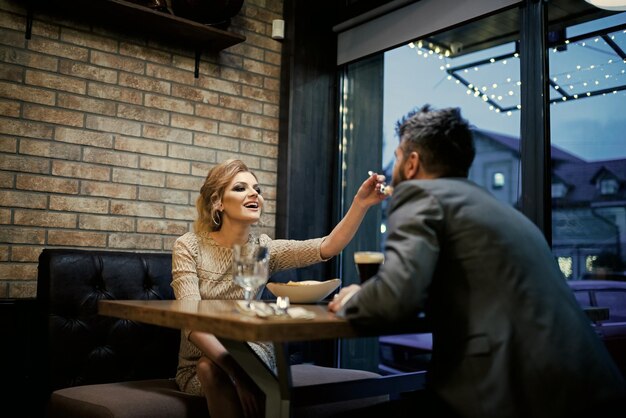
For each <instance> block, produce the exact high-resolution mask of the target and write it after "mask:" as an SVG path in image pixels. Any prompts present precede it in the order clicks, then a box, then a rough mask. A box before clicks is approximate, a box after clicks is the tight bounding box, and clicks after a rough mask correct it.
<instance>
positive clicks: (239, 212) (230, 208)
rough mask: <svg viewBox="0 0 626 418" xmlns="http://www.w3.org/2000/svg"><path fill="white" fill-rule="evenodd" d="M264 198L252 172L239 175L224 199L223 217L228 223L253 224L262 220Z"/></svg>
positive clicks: (232, 182)
mask: <svg viewBox="0 0 626 418" xmlns="http://www.w3.org/2000/svg"><path fill="white" fill-rule="evenodd" d="M262 208H263V197H261V188H260V187H259V182H258V181H257V179H256V177H254V175H253V174H252V173H250V172H241V173H238V174H237V175H236V176H235V178H234V179H233V181H231V182H230V184H229V185H228V187H226V190H225V191H224V196H223V197H222V217H223V219H224V221H226V222H228V221H230V222H235V223H236V222H242V223H247V224H253V223H256V222H258V221H259V219H260V218H261V209H262Z"/></svg>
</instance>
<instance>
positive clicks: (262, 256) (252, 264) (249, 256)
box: [233, 245, 269, 309]
mask: <svg viewBox="0 0 626 418" xmlns="http://www.w3.org/2000/svg"><path fill="white" fill-rule="evenodd" d="M268 274H269V251H268V249H267V247H265V246H262V245H258V246H254V247H248V248H246V247H243V246H240V245H235V246H233V281H234V282H235V283H236V284H237V285H238V286H240V287H242V288H243V290H244V298H245V300H246V308H248V309H249V308H250V307H251V304H252V299H253V298H254V296H255V294H256V292H257V290H258V289H259V288H260V287H261V286H262V285H264V284H265V283H266V282H267V278H268Z"/></svg>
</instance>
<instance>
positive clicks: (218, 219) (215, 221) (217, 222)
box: [212, 210, 222, 226]
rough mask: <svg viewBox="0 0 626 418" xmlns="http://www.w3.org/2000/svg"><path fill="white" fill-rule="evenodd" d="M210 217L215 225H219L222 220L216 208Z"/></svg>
mask: <svg viewBox="0 0 626 418" xmlns="http://www.w3.org/2000/svg"><path fill="white" fill-rule="evenodd" d="M216 216H217V218H216ZM212 218H213V223H214V224H215V226H220V223H221V222H222V216H221V212H220V211H217V210H216V211H215V212H213V216H212Z"/></svg>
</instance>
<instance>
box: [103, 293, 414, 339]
mask: <svg viewBox="0 0 626 418" xmlns="http://www.w3.org/2000/svg"><path fill="white" fill-rule="evenodd" d="M237 302H238V301H236V300H200V301H185V300H101V301H99V303H98V313H99V314H101V315H107V316H114V317H118V318H124V319H129V320H132V321H138V322H144V323H148V324H152V325H160V326H164V327H170V328H178V329H183V328H186V329H193V330H197V331H205V332H209V333H211V334H214V335H215V336H217V337H221V338H227V339H232V340H237V341H275V342H287V341H310V340H322V339H333V338H354V337H364V336H374V335H381V334H386V333H388V334H391V333H400V332H405V333H410V332H424V331H423V330H424V327H425V325H424V323H423V321H420V320H419V319H417V318H416V320H415V321H411V322H410V323H409V324H406V325H402V328H401V329H398V328H397V327H384V329H383V330H381V329H380V328H378V329H376V328H371V329H369V330H363V329H357V328H355V327H353V326H352V325H351V324H350V323H349V322H348V321H347V320H346V319H344V318H340V317H337V316H336V315H335V314H334V313H332V312H329V311H328V307H327V306H326V304H317V305H292V307H302V308H304V309H307V310H309V311H311V312H313V313H315V317H314V318H312V319H292V318H284V319H279V318H269V319H268V318H260V317H257V316H251V315H246V314H244V313H242V312H241V311H240V310H239V309H238V308H237Z"/></svg>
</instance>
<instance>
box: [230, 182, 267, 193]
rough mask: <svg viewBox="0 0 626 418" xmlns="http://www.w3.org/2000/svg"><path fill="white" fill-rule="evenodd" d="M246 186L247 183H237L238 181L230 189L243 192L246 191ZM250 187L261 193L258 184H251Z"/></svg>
mask: <svg viewBox="0 0 626 418" xmlns="http://www.w3.org/2000/svg"><path fill="white" fill-rule="evenodd" d="M246 187H247V184H239V183H238V184H235V185H234V186H233V188H232V190H233V191H234V192H245V191H246ZM252 188H253V189H254V191H255V192H257V193H258V194H261V188H260V187H259V186H258V185H256V186H253V187H252Z"/></svg>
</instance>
